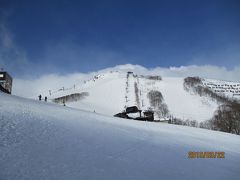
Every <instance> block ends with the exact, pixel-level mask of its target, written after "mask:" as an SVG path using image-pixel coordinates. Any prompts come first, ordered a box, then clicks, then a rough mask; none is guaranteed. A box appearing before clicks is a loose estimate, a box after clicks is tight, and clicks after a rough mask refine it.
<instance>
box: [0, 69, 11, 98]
mask: <svg viewBox="0 0 240 180" xmlns="http://www.w3.org/2000/svg"><path fill="white" fill-rule="evenodd" d="M0 91H2V92H5V93H8V94H11V93H12V77H11V76H10V75H9V74H8V73H7V72H6V71H0Z"/></svg>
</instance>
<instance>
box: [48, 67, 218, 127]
mask: <svg viewBox="0 0 240 180" xmlns="http://www.w3.org/2000/svg"><path fill="white" fill-rule="evenodd" d="M183 79H184V78H176V77H163V78H162V80H150V79H148V78H146V77H145V76H139V75H134V74H132V73H131V74H129V76H128V77H127V73H126V72H123V71H114V72H112V71H111V72H105V73H103V74H100V75H98V76H94V77H93V78H92V79H90V80H88V81H86V82H85V83H82V84H79V85H78V86H75V88H71V89H65V90H61V91H56V92H55V93H53V94H52V95H51V96H49V95H48V94H46V95H47V96H48V97H49V99H54V98H58V97H61V96H64V95H67V94H73V93H81V92H88V93H89V96H87V97H85V98H84V99H81V100H80V101H76V102H70V103H66V105H67V106H69V107H74V108H78V109H83V110H87V111H91V112H94V111H95V112H98V113H100V114H104V115H108V116H113V115H114V114H116V113H119V112H122V111H123V110H124V109H125V107H129V106H137V107H138V108H139V109H141V110H148V109H149V108H151V106H150V103H149V99H148V97H147V95H148V93H149V92H150V91H151V90H157V91H160V92H161V93H162V95H163V98H164V101H165V103H166V104H167V106H168V109H169V116H173V117H175V118H180V119H183V120H197V121H198V122H201V121H205V120H208V119H210V118H211V117H212V116H213V114H214V112H215V110H216V109H217V107H218V105H219V104H218V103H217V102H215V101H213V100H211V99H209V98H207V97H200V96H198V95H196V94H191V93H189V92H186V91H185V90H184V88H183ZM135 84H136V85H135ZM135 86H137V88H138V97H139V100H138V101H137V98H136V92H135Z"/></svg>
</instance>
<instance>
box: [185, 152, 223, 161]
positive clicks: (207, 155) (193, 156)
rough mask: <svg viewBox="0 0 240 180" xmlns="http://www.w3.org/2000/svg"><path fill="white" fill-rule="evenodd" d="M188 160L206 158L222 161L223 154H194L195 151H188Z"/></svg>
mask: <svg viewBox="0 0 240 180" xmlns="http://www.w3.org/2000/svg"><path fill="white" fill-rule="evenodd" d="M188 158H189V159H197V158H208V159H214V158H219V159H224V158H225V152H203V151H202V152H195V151H189V152H188Z"/></svg>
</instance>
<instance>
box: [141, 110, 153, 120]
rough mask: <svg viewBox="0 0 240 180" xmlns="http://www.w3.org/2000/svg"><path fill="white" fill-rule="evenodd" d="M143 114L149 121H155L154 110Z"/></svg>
mask: <svg viewBox="0 0 240 180" xmlns="http://www.w3.org/2000/svg"><path fill="white" fill-rule="evenodd" d="M143 115H144V117H145V118H146V119H147V120H148V121H154V112H153V111H144V112H143Z"/></svg>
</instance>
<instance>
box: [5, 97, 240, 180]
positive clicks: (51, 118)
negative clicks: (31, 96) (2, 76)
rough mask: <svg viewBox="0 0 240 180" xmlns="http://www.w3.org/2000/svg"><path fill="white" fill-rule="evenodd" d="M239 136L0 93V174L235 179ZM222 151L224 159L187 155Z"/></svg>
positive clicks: (239, 162)
mask: <svg viewBox="0 0 240 180" xmlns="http://www.w3.org/2000/svg"><path fill="white" fill-rule="evenodd" d="M239 147H240V136H237V135H232V134H227V133H222V132H215V131H209V130H204V129H199V128H191V127H183V126H175V125H169V124H162V123H151V122H141V121H133V120H125V119H119V118H113V117H106V116H103V115H99V114H97V113H91V112H86V111H82V110H77V109H72V108H69V107H63V106H60V105H55V104H52V103H45V102H38V101H34V100H28V99H24V98H20V97H16V96H10V95H5V94H2V93H0V179H4V180H5V179H17V180H19V179H51V180H52V179H58V180H59V179H60V180H61V179H85V180H87V179H98V180H101V179H104V180H107V179H109V180H111V179H115V180H118V179H122V180H127V179H129V180H130V179H131V180H133V179H137V180H141V179H143V180H146V179H151V180H154V179H156V180H158V179H190V180H192V179H196V180H197V179H211V180H213V179H218V180H219V179H224V180H225V179H232V180H234V179H236V180H237V179H239V177H240V171H239V169H240V152H239ZM189 151H224V152H225V159H188V158H187V154H188V152H189Z"/></svg>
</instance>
